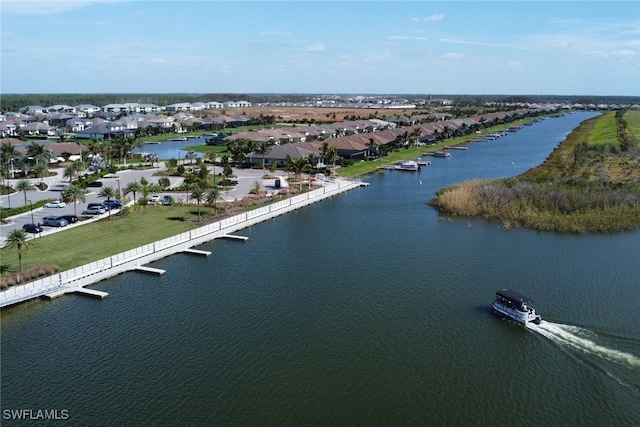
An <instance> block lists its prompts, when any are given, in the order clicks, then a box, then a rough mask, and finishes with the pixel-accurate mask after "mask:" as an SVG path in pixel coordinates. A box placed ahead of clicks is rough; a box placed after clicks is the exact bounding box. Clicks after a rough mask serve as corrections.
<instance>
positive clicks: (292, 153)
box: [245, 144, 320, 166]
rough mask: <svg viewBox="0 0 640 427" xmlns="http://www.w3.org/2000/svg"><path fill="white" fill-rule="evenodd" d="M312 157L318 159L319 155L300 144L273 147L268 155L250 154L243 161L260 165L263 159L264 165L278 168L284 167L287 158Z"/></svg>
mask: <svg viewBox="0 0 640 427" xmlns="http://www.w3.org/2000/svg"><path fill="white" fill-rule="evenodd" d="M310 155H311V156H312V157H313V158H314V159H319V158H320V155H319V154H318V153H317V152H316V151H312V150H309V149H307V148H303V147H302V146H300V144H285V145H274V146H272V147H271V149H270V150H269V152H268V153H266V154H264V156H263V155H262V154H259V153H256V152H251V153H249V154H247V155H246V156H245V161H246V162H248V163H252V164H262V163H263V157H264V164H266V165H271V164H275V165H278V166H284V165H286V163H287V158H292V159H295V158H300V157H305V158H306V157H309V156H310Z"/></svg>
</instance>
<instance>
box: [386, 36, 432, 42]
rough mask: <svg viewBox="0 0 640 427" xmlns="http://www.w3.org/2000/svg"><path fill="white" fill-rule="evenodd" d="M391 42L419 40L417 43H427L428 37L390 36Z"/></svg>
mask: <svg viewBox="0 0 640 427" xmlns="http://www.w3.org/2000/svg"><path fill="white" fill-rule="evenodd" d="M389 40H417V41H426V40H428V39H427V38H426V37H420V36H415V37H411V36H390V37H389Z"/></svg>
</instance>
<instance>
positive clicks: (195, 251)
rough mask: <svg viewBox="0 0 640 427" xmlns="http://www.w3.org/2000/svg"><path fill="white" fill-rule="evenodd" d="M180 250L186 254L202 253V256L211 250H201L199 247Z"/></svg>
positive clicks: (208, 253)
mask: <svg viewBox="0 0 640 427" xmlns="http://www.w3.org/2000/svg"><path fill="white" fill-rule="evenodd" d="M182 252H184V253H186V254H193V255H202V256H209V255H211V252H209V251H201V250H200V249H191V248H187V249H184V250H183V251H182Z"/></svg>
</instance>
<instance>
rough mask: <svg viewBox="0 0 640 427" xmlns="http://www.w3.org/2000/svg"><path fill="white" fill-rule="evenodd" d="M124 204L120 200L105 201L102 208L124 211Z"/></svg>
mask: <svg viewBox="0 0 640 427" xmlns="http://www.w3.org/2000/svg"><path fill="white" fill-rule="evenodd" d="M123 206H124V203H122V202H121V201H120V200H105V201H104V202H102V207H103V208H105V209H122V207H123Z"/></svg>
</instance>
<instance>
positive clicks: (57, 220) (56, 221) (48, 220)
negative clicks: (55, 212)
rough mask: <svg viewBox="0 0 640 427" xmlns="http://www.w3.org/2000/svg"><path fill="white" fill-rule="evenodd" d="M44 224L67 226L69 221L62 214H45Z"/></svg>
mask: <svg viewBox="0 0 640 427" xmlns="http://www.w3.org/2000/svg"><path fill="white" fill-rule="evenodd" d="M42 225H47V226H49V227H66V226H67V225H69V223H68V222H67V220H66V219H64V218H62V217H61V216H45V217H44V218H42Z"/></svg>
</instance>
